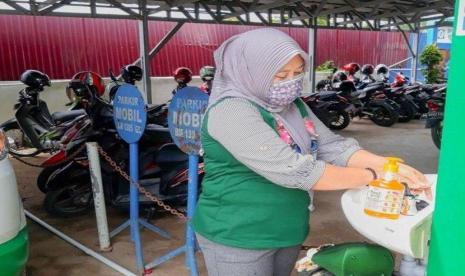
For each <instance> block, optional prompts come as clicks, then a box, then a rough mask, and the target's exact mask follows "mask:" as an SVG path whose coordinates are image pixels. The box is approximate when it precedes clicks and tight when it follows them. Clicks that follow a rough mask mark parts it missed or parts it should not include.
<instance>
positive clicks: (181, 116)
mask: <svg viewBox="0 0 465 276" xmlns="http://www.w3.org/2000/svg"><path fill="white" fill-rule="evenodd" d="M207 106H208V95H207V94H205V93H204V92H202V91H201V90H200V89H199V88H197V87H185V88H183V89H181V90H179V91H178V92H177V93H176V95H175V96H174V97H173V99H172V100H171V104H170V106H169V108H168V126H169V129H170V133H171V137H172V138H173V141H174V142H175V143H176V145H177V146H178V147H179V148H180V149H181V150H182V151H184V152H185V153H187V154H195V155H197V154H199V152H200V149H201V142H200V129H201V124H202V120H203V116H204V113H205V111H206V109H207Z"/></svg>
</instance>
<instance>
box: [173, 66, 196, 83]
mask: <svg viewBox="0 0 465 276" xmlns="http://www.w3.org/2000/svg"><path fill="white" fill-rule="evenodd" d="M174 80H175V81H176V82H177V83H183V84H187V83H189V82H190V81H191V80H192V71H191V69H189V68H187V67H179V68H177V69H176V70H174Z"/></svg>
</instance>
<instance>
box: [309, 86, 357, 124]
mask: <svg viewBox="0 0 465 276" xmlns="http://www.w3.org/2000/svg"><path fill="white" fill-rule="evenodd" d="M302 100H303V101H304V102H305V103H306V104H307V105H308V107H310V109H311V110H312V111H313V113H315V115H316V116H317V117H318V119H320V120H321V121H322V122H323V123H324V124H325V125H326V126H327V127H328V128H330V129H334V130H342V129H345V128H346V127H347V126H348V125H349V124H350V119H351V118H350V114H349V113H348V112H347V111H346V108H348V107H349V106H350V103H348V102H347V100H345V99H344V98H342V99H341V96H339V95H338V93H335V92H326V91H321V92H319V93H315V94H313V95H310V96H307V97H303V98H302Z"/></svg>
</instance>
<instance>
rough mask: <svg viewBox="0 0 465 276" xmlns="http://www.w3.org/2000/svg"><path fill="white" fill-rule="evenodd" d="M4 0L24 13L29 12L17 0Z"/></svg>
mask: <svg viewBox="0 0 465 276" xmlns="http://www.w3.org/2000/svg"><path fill="white" fill-rule="evenodd" d="M3 2H5V4H7V5H8V6H10V7H12V8H13V9H16V10H18V11H20V12H22V13H24V14H28V13H29V11H28V10H27V9H25V8H23V7H22V6H20V5H18V4H17V3H16V2H14V1H11V0H3ZM31 7H32V6H31Z"/></svg>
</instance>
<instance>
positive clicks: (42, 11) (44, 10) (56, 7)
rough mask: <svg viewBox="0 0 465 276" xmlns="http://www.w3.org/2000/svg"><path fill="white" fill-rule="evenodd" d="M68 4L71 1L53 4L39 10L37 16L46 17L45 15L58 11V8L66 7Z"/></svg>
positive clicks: (63, 0) (66, 0)
mask: <svg viewBox="0 0 465 276" xmlns="http://www.w3.org/2000/svg"><path fill="white" fill-rule="evenodd" d="M69 3H71V0H62V1H58V2H55V3H54V4H53V5H51V6H49V7H47V8H45V9H43V10H40V11H39V14H41V15H46V14H47V13H51V12H53V11H54V10H56V9H58V8H59V7H61V6H64V5H67V4H69Z"/></svg>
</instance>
